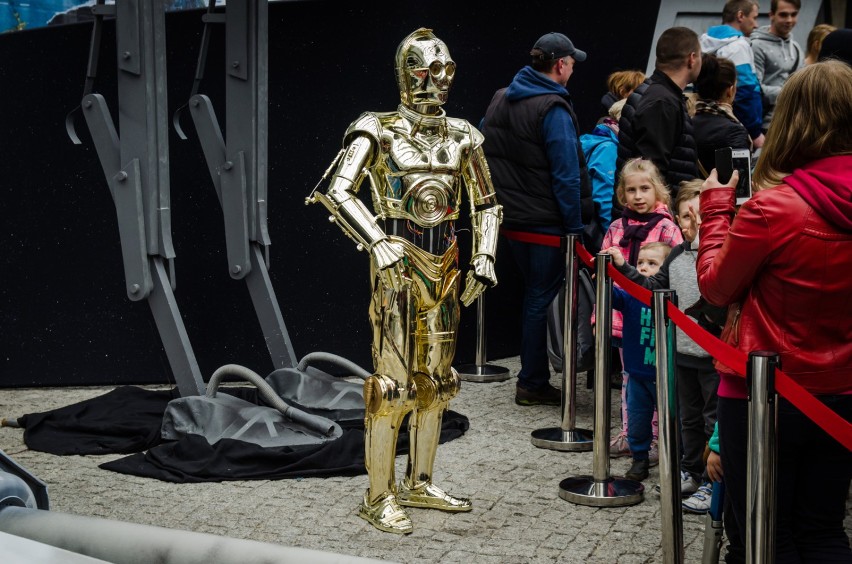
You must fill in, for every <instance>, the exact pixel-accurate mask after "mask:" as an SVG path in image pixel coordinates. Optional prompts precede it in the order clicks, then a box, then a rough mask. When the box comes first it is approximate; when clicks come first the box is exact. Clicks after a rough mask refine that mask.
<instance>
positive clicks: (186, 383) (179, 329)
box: [148, 257, 204, 397]
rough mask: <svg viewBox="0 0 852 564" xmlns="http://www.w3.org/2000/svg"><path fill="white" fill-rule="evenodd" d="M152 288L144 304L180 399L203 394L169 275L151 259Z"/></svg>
mask: <svg viewBox="0 0 852 564" xmlns="http://www.w3.org/2000/svg"><path fill="white" fill-rule="evenodd" d="M151 263H152V268H151V270H152V278H153V282H154V289H153V290H152V291H151V294H150V295H149V296H148V305H149V306H151V313H152V314H154V321H156V323H157V330H158V331H159V333H160V338H161V339H162V341H163V348H165V350H166V355H167V356H168V357H169V364H170V365H171V368H172V372H173V373H174V375H175V381H176V382H177V385H178V390H179V391H180V395H181V396H184V397H186V396H200V395H204V381H203V379H202V378H201V369H200V368H199V367H198V362H197V361H196V360H195V353H193V352H192V346H191V345H190V344H189V337H188V336H187V334H186V328H185V327H184V325H183V320H182V319H181V316H180V311H179V310H178V306H177V302H176V301H175V296H174V294H173V293H172V287H171V285H170V283H169V276H168V273H167V272H166V267H165V265H164V264H163V259H162V258H161V257H151Z"/></svg>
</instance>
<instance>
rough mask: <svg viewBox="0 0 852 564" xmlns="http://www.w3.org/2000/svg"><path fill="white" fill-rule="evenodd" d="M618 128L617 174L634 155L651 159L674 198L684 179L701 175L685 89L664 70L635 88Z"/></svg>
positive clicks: (655, 72)
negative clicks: (684, 94)
mask: <svg viewBox="0 0 852 564" xmlns="http://www.w3.org/2000/svg"><path fill="white" fill-rule="evenodd" d="M618 128H619V133H618V159H617V161H616V167H615V168H616V175H618V174H620V173H621V169H622V167H623V166H624V163H626V162H627V161H628V160H630V159H632V158H635V157H642V158H645V159H648V160H651V161H653V162H654V164H655V165H657V168H659V169H660V174H662V176H663V179H664V180H665V182H666V184H668V185H669V190H670V191H671V195H672V200H674V198H675V196H676V195H677V190H678V188H679V185H680V183H681V182H682V181H684V180H692V179H693V178H697V177H698V167H697V165H696V162H697V158H698V157H697V152H696V147H695V138H694V137H693V131H692V120H691V119H690V118H689V114H688V113H687V110H686V101H685V100H684V96H683V91H682V90H681V89H680V88H679V87H678V85H677V84H675V83H674V82H673V81H672V80H671V79H670V78H669V77H668V76H667V75H666V74H665V73H663V72H660V71H658V70H655V71H654V73H653V74H652V75H651V76H650V77H648V78H647V79H646V80H645V82H644V83H642V84H640V85H639V87H638V88H636V90H634V91H633V93H632V94H631V95H630V97H629V98H628V99H627V103H626V104H625V105H624V109H623V110H622V111H621V120H620V121H619V122H618ZM616 178H617V176H616Z"/></svg>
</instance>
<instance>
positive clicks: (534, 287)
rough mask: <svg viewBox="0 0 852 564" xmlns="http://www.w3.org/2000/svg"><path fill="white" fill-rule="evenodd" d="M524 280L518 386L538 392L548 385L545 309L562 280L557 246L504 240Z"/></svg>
mask: <svg viewBox="0 0 852 564" xmlns="http://www.w3.org/2000/svg"><path fill="white" fill-rule="evenodd" d="M508 242H509V248H510V249H511V250H512V256H513V257H514V259H515V262H516V263H517V265H518V268H519V269H520V271H521V276H523V279H524V301H523V311H522V313H521V371H520V372H519V373H518V386H520V387H521V388H524V389H525V390H530V391H536V390H540V389H541V388H543V387H544V386H546V385H547V384H548V382H550V365H549V359H548V356H547V309H548V308H549V307H550V302H552V301H553V298H555V297H556V295H557V294H558V293H559V289H560V288H561V287H562V285H563V280H564V279H565V255H564V254H563V253H562V251H561V250H560V249H559V248H558V247H548V246H545V245H535V244H532V243H524V242H521V241H514V240H512V239H509V240H508Z"/></svg>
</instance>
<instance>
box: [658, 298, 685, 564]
mask: <svg viewBox="0 0 852 564" xmlns="http://www.w3.org/2000/svg"><path fill="white" fill-rule="evenodd" d="M669 302H671V303H673V304H675V305H676V304H677V296H676V295H675V292H674V290H654V292H653V303H652V304H651V306H652V309H653V312H654V340H655V355H656V357H655V360H656V364H657V414H658V417H659V425H660V436H659V447H660V519H661V521H662V527H661V529H662V548H663V562H664V563H665V564H674V563H682V562H683V557H684V552H683V508H682V506H681V499H680V494H681V491H680V471H679V470H680V464H679V462H678V461H679V459H680V458H679V456H678V453H679V452H680V433H679V426H678V406H677V363H676V362H675V353H676V351H677V342H676V339H677V338H676V334H675V324H674V323H672V322H671V319H669V316H668V314H667V312H666V304H667V303H669Z"/></svg>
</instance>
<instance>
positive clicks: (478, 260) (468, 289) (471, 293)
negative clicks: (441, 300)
mask: <svg viewBox="0 0 852 564" xmlns="http://www.w3.org/2000/svg"><path fill="white" fill-rule="evenodd" d="M470 265H471V270H469V271H468V273H467V280H466V281H465V290H464V292H463V293H462V295H461V301H462V303H463V304H464V305H466V306H469V305H470V304H472V303H473V302H474V300H476V298H478V297H479V296H480V294H482V292H484V291H485V289H486V288H493V287H494V286H496V285H497V275H496V274H495V273H494V259H492V258H491V257H490V256H488V255H476V256H475V257H473V260H472V261H470Z"/></svg>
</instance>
